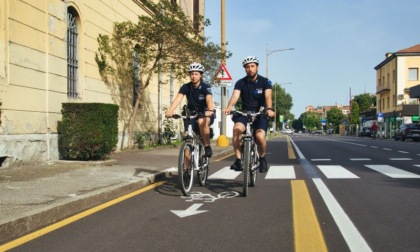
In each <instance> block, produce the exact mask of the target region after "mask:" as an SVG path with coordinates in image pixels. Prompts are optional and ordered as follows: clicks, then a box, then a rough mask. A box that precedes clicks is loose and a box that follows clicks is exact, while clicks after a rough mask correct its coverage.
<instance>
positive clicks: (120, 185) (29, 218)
mask: <svg viewBox="0 0 420 252" xmlns="http://www.w3.org/2000/svg"><path fill="white" fill-rule="evenodd" d="M212 148H213V153H214V154H213V157H212V159H213V160H214V159H218V158H222V157H224V156H227V155H229V154H231V153H233V150H232V146H228V147H225V148H224V147H217V146H215V143H214V142H212ZM178 153H179V147H163V148H157V149H153V150H138V151H126V152H121V153H116V154H113V155H112V156H111V160H109V161H99V162H78V161H75V162H73V161H56V162H54V163H53V164H51V165H39V166H29V165H27V166H23V167H19V168H5V169H4V170H2V169H0V245H1V244H4V243H6V242H8V241H11V240H13V239H15V238H18V237H20V236H22V235H24V234H27V233H30V232H33V231H35V230H37V229H39V228H41V227H45V226H47V225H50V224H52V223H55V222H57V221H59V220H62V219H64V218H66V217H69V216H72V215H74V214H76V213H79V212H81V211H83V210H86V209H89V208H92V207H94V206H97V205H100V204H102V203H105V202H108V201H110V200H112V199H114V198H117V197H119V196H122V195H125V194H127V193H130V192H133V191H136V190H138V189H140V188H143V187H145V186H147V185H149V184H152V183H154V181H155V179H156V178H157V177H158V176H165V175H169V174H172V173H174V172H175V173H177V171H176V167H177V163H178Z"/></svg>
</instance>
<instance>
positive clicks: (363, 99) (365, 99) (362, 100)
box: [354, 93, 376, 112]
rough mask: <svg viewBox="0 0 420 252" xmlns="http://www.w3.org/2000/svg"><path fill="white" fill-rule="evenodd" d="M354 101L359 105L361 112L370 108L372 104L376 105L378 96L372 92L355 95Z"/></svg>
mask: <svg viewBox="0 0 420 252" xmlns="http://www.w3.org/2000/svg"><path fill="white" fill-rule="evenodd" d="M354 101H356V102H357V104H358V105H359V110H360V112H364V111H367V110H369V109H370V108H371V107H372V105H373V106H376V96H374V95H372V94H367V93H365V94H360V95H356V96H355V97H354Z"/></svg>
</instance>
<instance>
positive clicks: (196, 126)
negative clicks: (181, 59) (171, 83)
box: [165, 62, 214, 157]
mask: <svg viewBox="0 0 420 252" xmlns="http://www.w3.org/2000/svg"><path fill="white" fill-rule="evenodd" d="M188 72H189V74H190V80H191V81H190V82H189V83H186V84H184V85H182V87H181V88H180V89H179V92H178V94H177V96H176V97H175V100H174V101H173V102H172V104H171V106H170V107H169V109H168V111H167V112H166V115H165V116H166V117H167V118H170V117H172V113H173V111H174V110H175V108H176V107H177V106H178V105H179V104H180V103H181V101H182V98H184V96H186V97H187V109H188V110H189V111H190V113H191V114H192V115H194V114H195V113H203V114H205V117H200V118H198V120H197V122H196V121H195V120H193V121H192V126H193V130H194V131H195V132H200V135H201V137H202V138H203V142H204V145H205V148H204V149H205V154H206V156H207V157H211V156H212V155H213V151H212V149H211V147H210V125H211V124H212V123H213V121H214V111H213V109H214V107H213V95H212V93H211V87H210V86H209V85H207V84H206V83H204V82H203V81H202V77H203V73H204V67H203V66H202V65H201V64H200V63H196V62H194V63H192V64H191V65H190V66H189V67H188ZM187 130H188V125H187V124H186V123H185V121H184V131H187Z"/></svg>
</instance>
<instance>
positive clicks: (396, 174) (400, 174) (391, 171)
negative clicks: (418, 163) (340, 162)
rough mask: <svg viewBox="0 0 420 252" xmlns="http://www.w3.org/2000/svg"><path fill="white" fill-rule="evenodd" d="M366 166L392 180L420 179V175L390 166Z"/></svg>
mask: <svg viewBox="0 0 420 252" xmlns="http://www.w3.org/2000/svg"><path fill="white" fill-rule="evenodd" d="M365 166H366V167H367V168H370V169H372V170H375V171H377V172H380V173H382V174H384V175H386V176H388V177H391V178H420V175H417V174H415V173H412V172H408V171H404V170H401V169H398V168H395V167H393V166H390V165H365Z"/></svg>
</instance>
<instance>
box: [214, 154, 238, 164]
mask: <svg viewBox="0 0 420 252" xmlns="http://www.w3.org/2000/svg"><path fill="white" fill-rule="evenodd" d="M234 154H235V153H231V154H228V155H226V156H224V157H221V158H219V159H216V160H214V162H219V161H222V160H223V159H225V158H228V157H230V156H233V155H234Z"/></svg>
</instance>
